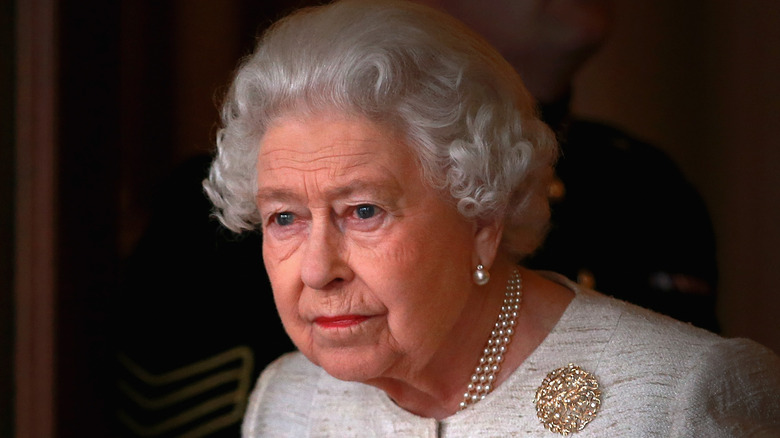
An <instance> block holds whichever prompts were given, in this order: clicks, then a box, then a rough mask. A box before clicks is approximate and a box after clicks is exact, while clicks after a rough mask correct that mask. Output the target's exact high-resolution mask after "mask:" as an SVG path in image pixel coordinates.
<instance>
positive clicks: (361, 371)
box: [309, 349, 388, 382]
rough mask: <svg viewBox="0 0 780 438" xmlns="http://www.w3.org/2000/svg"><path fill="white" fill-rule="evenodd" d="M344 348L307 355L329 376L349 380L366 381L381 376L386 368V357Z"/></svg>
mask: <svg viewBox="0 0 780 438" xmlns="http://www.w3.org/2000/svg"><path fill="white" fill-rule="evenodd" d="M344 350H346V351H344ZM344 350H341V351H335V352H334V351H328V352H325V353H322V352H321V353H319V354H315V355H314V357H309V360H311V361H312V362H314V363H315V364H316V365H319V366H320V367H321V368H322V369H324V370H325V372H327V373H328V374H330V375H331V376H333V377H335V378H337V379H339V380H345V381H350V382H366V381H368V380H371V379H375V378H378V377H381V376H382V375H383V373H384V372H385V371H386V370H387V368H388V360H386V359H387V358H382V357H377V355H376V354H366V353H365V351H350V350H353V349H344ZM357 350H363V349H357ZM380 356H381V355H380Z"/></svg>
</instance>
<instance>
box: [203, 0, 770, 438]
mask: <svg viewBox="0 0 780 438" xmlns="http://www.w3.org/2000/svg"><path fill="white" fill-rule="evenodd" d="M555 158H556V144H555V141H554V136H553V135H552V134H551V132H550V130H549V129H548V128H547V127H546V126H545V125H544V124H543V123H541V122H540V121H539V119H538V118H537V115H536V111H535V107H534V103H533V102H532V100H531V98H530V97H529V95H528V93H527V92H526V90H525V88H524V87H523V85H522V83H521V81H520V79H519V77H518V76H517V74H516V72H515V71H514V69H513V68H512V67H511V66H510V65H509V64H508V63H506V62H505V61H504V60H503V59H502V58H501V57H500V55H498V54H497V52H496V51H495V50H494V49H492V48H491V47H490V46H489V45H488V44H487V43H485V42H484V41H483V40H482V39H481V38H479V37H478V36H476V35H475V34H474V33H472V32H470V31H469V30H468V29H466V28H465V27H464V26H463V25H461V24H459V23H458V22H457V21H455V20H454V19H451V18H449V17H448V16H446V15H444V14H442V13H440V12H436V11H434V10H431V9H428V8H426V7H423V6H420V5H416V4H411V3H405V2H396V1H371V2H366V1H358V0H344V1H339V2H336V3H334V4H331V5H328V6H323V7H318V8H313V9H306V10H302V11H300V12H297V13H295V14H293V15H292V16H289V17H287V18H285V19H283V20H282V21H280V22H278V23H277V24H275V25H274V26H273V27H272V28H271V29H270V30H269V31H268V32H267V33H266V34H265V35H264V36H263V37H262V39H261V40H260V42H259V44H258V47H257V49H256V51H255V52H254V54H253V55H252V56H250V57H249V58H247V59H246V60H245V62H244V63H243V65H242V66H241V67H240V69H239V71H238V73H237V75H236V78H235V81H234V83H233V85H232V88H231V90H230V93H229V96H228V99H227V102H226V104H225V106H224V109H223V128H222V129H221V131H220V132H219V135H218V155H217V157H216V159H215V161H214V163H213V165H212V169H211V174H210V177H209V180H208V181H206V182H205V187H206V190H207V192H208V194H209V196H210V197H211V199H212V201H213V202H214V204H215V206H216V208H217V211H218V215H219V217H220V218H221V220H222V221H223V223H224V224H225V225H226V226H228V227H230V228H231V229H233V230H236V231H241V230H250V229H254V228H257V227H259V228H261V229H262V232H263V257H264V261H265V267H266V269H267V271H268V275H269V278H270V279H271V285H272V288H273V291H274V299H275V302H276V305H277V309H278V311H279V314H280V315H281V319H282V322H283V324H284V327H285V329H286V331H287V333H288V334H289V335H290V337H291V339H292V340H293V342H294V343H295V345H296V346H297V348H298V349H299V352H296V353H291V354H289V355H286V356H283V357H282V358H280V359H279V360H277V361H276V362H275V363H273V364H272V365H270V366H269V367H268V368H267V369H266V371H265V372H264V373H263V375H262V376H261V378H260V380H259V382H258V383H257V386H256V388H255V391H254V393H253V396H252V400H251V403H250V407H249V409H248V411H247V413H246V416H245V421H244V434H245V435H246V436H253V437H254V436H291V437H299V436H339V437H343V436H470V437H471V436H540V437H541V436H551V432H556V433H561V434H568V433H571V432H579V433H580V434H581V436H599V437H601V436H731V435H732V434H736V435H741V434H747V433H753V432H756V433H757V432H766V433H767V434H770V433H772V431H773V430H775V429H773V428H780V422H779V421H778V419H777V415H776V414H777V413H778V411H779V410H780V376H778V367H780V361H778V358H777V357H776V356H774V355H773V354H772V353H771V352H769V351H767V350H766V349H764V348H762V347H760V346H758V345H756V344H754V343H752V342H750V341H746V340H725V339H722V338H719V337H717V336H715V335H712V334H710V333H708V332H705V331H702V330H699V329H695V328H693V327H690V326H688V325H685V324H681V323H677V322H675V321H673V320H670V319H667V318H664V317H661V316H658V315H655V314H653V313H651V312H649V311H645V310H643V309H640V308H637V307H634V306H632V305H629V304H626V303H623V302H620V301H616V300H613V299H610V298H607V297H605V296H603V295H600V294H598V293H596V292H593V291H590V290H583V289H581V288H579V287H578V286H577V285H576V284H574V283H571V282H569V281H567V280H566V279H565V278H563V277H561V276H558V275H555V274H552V273H537V272H533V271H530V270H527V269H524V268H522V267H520V265H519V262H521V261H522V259H523V258H524V257H525V256H526V255H528V254H529V253H531V252H532V251H533V250H534V249H535V248H537V246H538V245H539V244H540V242H541V240H542V238H543V235H544V232H545V228H546V224H547V219H548V215H549V211H548V206H547V187H548V184H549V182H550V178H551V173H552V165H553V162H554V160H555ZM258 335H260V334H258Z"/></svg>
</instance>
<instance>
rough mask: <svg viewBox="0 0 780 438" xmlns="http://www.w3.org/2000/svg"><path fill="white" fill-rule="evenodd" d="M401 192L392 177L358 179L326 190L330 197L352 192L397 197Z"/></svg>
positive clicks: (337, 197) (349, 194) (347, 195)
mask: <svg viewBox="0 0 780 438" xmlns="http://www.w3.org/2000/svg"><path fill="white" fill-rule="evenodd" d="M400 192H401V188H400V186H399V184H398V182H397V181H396V180H395V179H394V178H392V179H385V178H382V179H377V180H371V179H360V180H354V181H351V182H349V183H348V184H346V185H344V186H341V187H334V188H332V189H330V190H328V191H327V192H326V193H327V196H328V198H330V199H339V198H345V197H349V196H352V195H354V194H368V195H372V196H378V197H381V198H388V197H391V198H393V197H397V196H398V195H399V194H400Z"/></svg>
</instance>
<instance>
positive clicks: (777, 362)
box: [243, 274, 780, 438]
mask: <svg viewBox="0 0 780 438" xmlns="http://www.w3.org/2000/svg"><path fill="white" fill-rule="evenodd" d="M548 277H550V278H552V279H554V280H555V281H557V282H559V283H563V284H565V285H566V286H567V287H569V288H570V289H572V290H573V291H574V292H575V293H576V296H575V298H574V300H572V302H571V303H570V304H569V307H568V308H567V310H566V311H565V312H564V314H563V316H562V318H561V319H560V321H559V322H558V323H557V325H556V326H555V328H554V329H553V330H552V332H551V333H550V334H549V335H548V336H547V338H546V339H545V340H544V341H543V342H542V344H541V345H539V347H538V348H537V349H536V350H535V351H534V353H533V354H531V356H529V357H528V358H527V359H526V360H525V362H524V363H523V364H522V365H521V366H520V367H519V368H518V369H517V370H515V371H514V373H513V374H512V375H511V376H510V377H509V379H508V380H507V381H505V382H504V383H503V384H502V385H501V386H499V387H498V388H496V389H495V390H494V391H493V392H492V393H490V394H489V395H488V396H487V397H486V398H485V399H484V400H482V401H481V402H479V403H477V404H475V405H473V406H471V407H469V408H468V409H466V410H463V411H460V412H458V413H456V414H454V415H452V416H450V417H448V418H446V419H444V420H442V421H436V420H434V419H430V418H422V417H419V416H416V415H413V414H410V413H408V412H406V411H404V410H403V409H401V408H399V407H398V406H397V405H395V404H394V403H393V402H392V401H391V400H390V399H389V398H388V397H387V395H386V394H385V393H384V392H382V391H380V390H378V389H376V388H374V387H371V386H368V385H363V384H360V383H354V382H344V381H340V380H337V379H335V378H333V377H331V376H330V375H328V374H327V373H326V372H325V371H323V370H322V369H321V368H319V367H317V366H315V365H313V364H312V363H311V362H309V361H308V360H307V359H306V358H305V357H304V356H303V355H302V354H300V353H290V354H287V355H285V356H282V357H281V358H279V359H278V360H276V361H275V362H274V363H273V364H271V365H269V366H268V368H267V369H266V370H265V371H264V372H263V374H262V375H261V377H260V379H259V381H258V383H257V385H256V387H255V389H254V391H253V394H252V396H251V400H250V404H249V407H248V410H247V412H246V415H245V417H244V423H243V436H244V437H251V438H254V437H548V438H551V437H555V436H559V435H557V434H555V433H553V432H550V431H549V430H547V429H545V428H544V426H543V425H542V423H541V422H540V421H539V419H538V418H537V416H536V409H535V405H534V396H535V393H536V390H537V388H538V387H539V386H540V384H541V383H542V381H543V380H544V378H545V376H546V375H547V374H548V373H549V372H550V371H552V370H554V369H557V368H560V367H563V366H565V365H567V364H569V363H573V364H575V365H578V366H580V367H582V368H583V369H585V370H586V371H588V372H590V373H592V374H594V375H595V376H596V378H597V379H598V382H599V385H600V388H601V391H602V395H601V407H600V410H599V412H598V414H597V415H596V418H595V419H594V420H593V421H592V422H591V423H589V424H588V425H586V426H585V428H584V429H583V430H582V431H580V432H578V433H576V434H575V435H573V436H574V437H576V438H585V437H697V438H698V437H709V438H712V437H780V358H778V356H776V355H775V354H773V353H772V352H771V351H769V350H768V349H766V348H764V347H762V346H760V345H758V344H756V343H754V342H752V341H749V340H745V339H724V338H721V337H719V336H717V335H714V334H712V333H709V332H706V331H704V330H700V329H697V328H695V327H692V326H690V325H688V324H683V323H680V322H678V321H675V320H672V319H670V318H667V317H664V316H661V315H658V314H655V313H653V312H650V311H648V310H645V309H642V308H639V307H636V306H634V305H631V304H628V303H625V302H622V301H618V300H615V299H612V298H609V297H606V296H604V295H601V294H599V293H597V292H594V291H591V290H584V289H581V288H579V287H578V286H577V285H576V284H574V283H572V282H569V281H568V280H566V279H564V278H563V277H560V276H555V274H548Z"/></svg>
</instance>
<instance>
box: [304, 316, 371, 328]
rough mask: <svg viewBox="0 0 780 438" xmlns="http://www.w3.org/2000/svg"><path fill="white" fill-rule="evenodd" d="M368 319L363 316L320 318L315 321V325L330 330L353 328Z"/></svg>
mask: <svg viewBox="0 0 780 438" xmlns="http://www.w3.org/2000/svg"><path fill="white" fill-rule="evenodd" d="M367 319H368V317H367V316H363V315H337V316H320V317H319V318H317V319H315V320H314V323H315V324H317V325H318V326H320V327H322V328H326V329H330V328H343V327H351V326H354V325H358V324H360V323H361V322H363V321H365V320H367Z"/></svg>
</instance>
